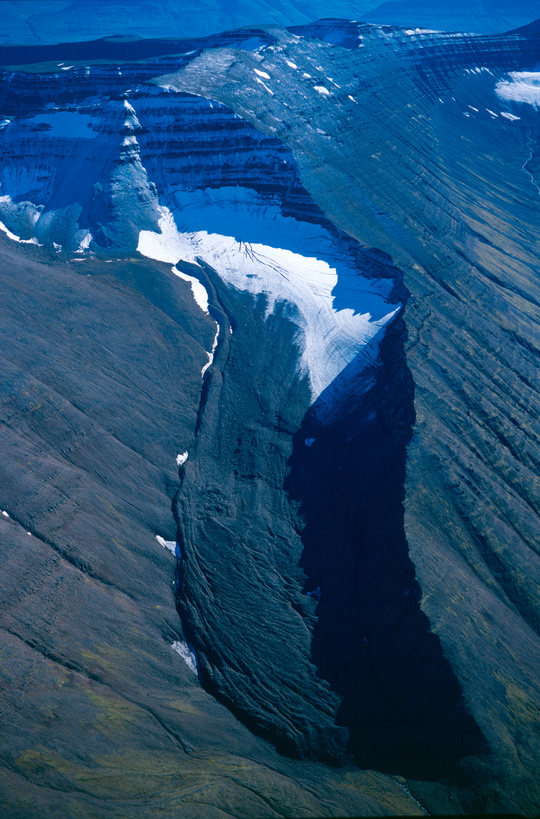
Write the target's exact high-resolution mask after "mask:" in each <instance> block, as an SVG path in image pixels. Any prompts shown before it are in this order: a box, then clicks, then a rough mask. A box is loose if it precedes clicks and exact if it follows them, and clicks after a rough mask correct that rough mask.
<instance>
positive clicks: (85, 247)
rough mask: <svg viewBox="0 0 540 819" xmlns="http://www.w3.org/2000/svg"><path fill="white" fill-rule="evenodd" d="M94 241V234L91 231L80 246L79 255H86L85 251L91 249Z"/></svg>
mask: <svg viewBox="0 0 540 819" xmlns="http://www.w3.org/2000/svg"><path fill="white" fill-rule="evenodd" d="M91 241H92V234H91V233H90V231H88V233H87V234H86V235H85V236H84V237H83V239H82V240H81V242H80V244H79V249H78V250H77V251H76V252H77V253H84V251H85V250H88V248H89V247H90V242H91Z"/></svg>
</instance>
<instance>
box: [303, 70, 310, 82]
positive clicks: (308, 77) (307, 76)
mask: <svg viewBox="0 0 540 819" xmlns="http://www.w3.org/2000/svg"><path fill="white" fill-rule="evenodd" d="M302 77H303V78H304V79H305V80H311V74H308V73H307V72H306V71H304V73H303V74H302Z"/></svg>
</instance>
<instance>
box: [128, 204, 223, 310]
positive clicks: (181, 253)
mask: <svg viewBox="0 0 540 819" xmlns="http://www.w3.org/2000/svg"><path fill="white" fill-rule="evenodd" d="M159 211H160V213H161V216H160V219H159V228H160V230H161V233H155V232H154V231H153V230H141V232H140V233H139V243H138V245H137V250H138V251H139V253H141V254H142V255H143V256H147V257H148V258H149V259H157V261H159V262H168V263H169V264H173V265H174V264H176V262H177V261H178V260H179V259H185V258H186V257H189V258H190V259H192V260H193V261H194V257H193V247H192V245H191V244H190V242H189V241H186V239H185V237H184V236H183V235H182V234H180V233H179V232H178V230H177V228H176V225H175V223H174V218H173V215H172V213H171V212H170V210H169V209H168V208H164V207H160V208H159ZM172 272H173V273H174V275H175V276H178V277H179V278H180V279H184V281H187V282H189V283H190V285H191V290H192V291H193V298H194V299H195V301H196V302H197V304H198V305H199V307H200V308H201V310H202V311H203V312H204V313H208V293H207V291H206V288H205V287H204V285H202V284H201V283H200V281H199V280H198V279H196V278H195V277H194V276H188V274H187V273H183V272H182V271H181V270H178V269H177V268H176V267H173V269H172Z"/></svg>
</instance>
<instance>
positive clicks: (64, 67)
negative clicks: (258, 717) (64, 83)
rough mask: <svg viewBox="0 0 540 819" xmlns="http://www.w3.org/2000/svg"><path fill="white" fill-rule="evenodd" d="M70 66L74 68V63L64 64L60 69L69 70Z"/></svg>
mask: <svg viewBox="0 0 540 819" xmlns="http://www.w3.org/2000/svg"><path fill="white" fill-rule="evenodd" d="M70 68H75V66H74V65H64V66H62V71H69V69H70Z"/></svg>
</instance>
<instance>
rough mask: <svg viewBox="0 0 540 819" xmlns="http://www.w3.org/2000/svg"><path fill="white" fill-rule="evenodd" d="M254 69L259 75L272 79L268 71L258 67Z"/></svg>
mask: <svg viewBox="0 0 540 819" xmlns="http://www.w3.org/2000/svg"><path fill="white" fill-rule="evenodd" d="M253 70H254V72H255V74H257V76H259V77H262V78H263V79H265V80H269V79H271V77H270V74H267V73H266V71H259V69H258V68H254V69H253Z"/></svg>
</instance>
